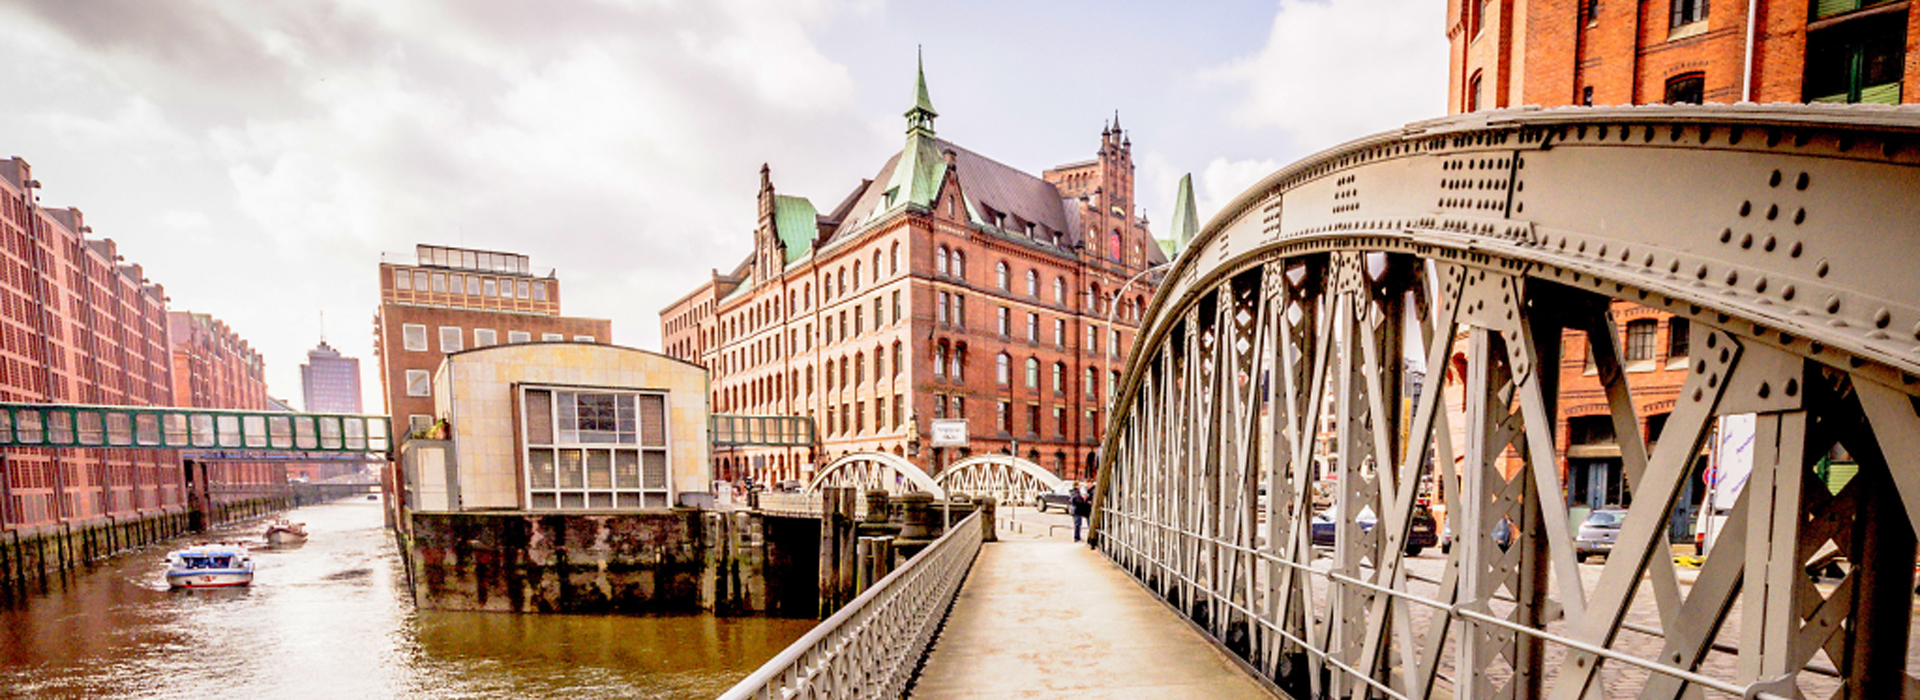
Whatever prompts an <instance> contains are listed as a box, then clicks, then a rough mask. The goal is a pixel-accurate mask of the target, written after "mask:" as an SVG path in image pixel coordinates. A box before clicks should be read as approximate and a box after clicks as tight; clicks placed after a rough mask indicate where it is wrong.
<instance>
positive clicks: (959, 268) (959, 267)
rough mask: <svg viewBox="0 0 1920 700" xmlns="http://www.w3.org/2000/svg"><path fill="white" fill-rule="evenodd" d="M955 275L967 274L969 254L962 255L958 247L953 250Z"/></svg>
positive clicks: (964, 275)
mask: <svg viewBox="0 0 1920 700" xmlns="http://www.w3.org/2000/svg"><path fill="white" fill-rule="evenodd" d="M953 276H955V277H966V276H967V256H965V255H961V254H960V249H958V248H955V249H954V251H953Z"/></svg>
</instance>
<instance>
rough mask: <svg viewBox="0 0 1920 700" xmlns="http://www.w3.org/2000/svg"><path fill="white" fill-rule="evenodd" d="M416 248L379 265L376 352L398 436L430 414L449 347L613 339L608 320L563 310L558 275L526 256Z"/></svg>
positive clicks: (418, 425)
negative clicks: (404, 259) (540, 269)
mask: <svg viewBox="0 0 1920 700" xmlns="http://www.w3.org/2000/svg"><path fill="white" fill-rule="evenodd" d="M416 254H417V257H418V262H417V264H414V265H402V264H396V263H384V262H383V263H381V264H380V311H379V313H378V315H377V316H376V317H375V319H374V325H375V329H374V333H375V336H374V354H375V355H376V356H378V358H379V360H378V361H379V362H380V388H381V390H382V392H383V393H384V394H385V396H386V401H387V414H388V415H389V416H391V417H392V419H393V425H394V433H395V434H396V435H404V434H406V432H407V431H408V430H410V429H413V430H417V429H420V428H423V427H425V425H426V424H428V423H431V422H432V420H433V419H434V417H435V414H434V401H433V398H434V397H433V390H432V378H433V373H434V371H436V370H438V369H439V367H440V360H441V359H442V358H444V357H446V356H447V354H448V353H449V352H455V351H459V350H464V349H467V348H474V347H480V346H483V345H499V344H506V343H512V342H539V341H541V340H570V341H571V340H584V341H586V342H596V343H610V342H612V341H613V323H612V322H611V321H608V320H607V319H595V318H576V317H566V316H561V315H560V280H559V279H557V278H556V277H554V276H553V275H551V274H549V275H548V276H546V277H536V276H534V275H533V274H532V270H531V268H529V267H528V266H527V258H526V256H524V255H516V254H512V253H497V252H493V251H477V250H467V249H462V248H446V247H441V246H428V245H422V246H419V247H418V249H417V251H416ZM410 329H412V330H413V331H414V332H415V333H416V335H415V337H414V338H413V340H415V341H416V342H414V343H412V344H409V343H408V337H407V334H408V332H409V330H410ZM443 329H444V330H443ZM489 333H491V334H492V335H491V339H490V340H489V338H488V334H489ZM520 334H525V337H524V338H522V337H520ZM409 372H412V373H414V374H413V375H411V376H412V377H413V378H414V379H413V381H411V382H410V381H409V379H408V377H409V376H410V375H409Z"/></svg>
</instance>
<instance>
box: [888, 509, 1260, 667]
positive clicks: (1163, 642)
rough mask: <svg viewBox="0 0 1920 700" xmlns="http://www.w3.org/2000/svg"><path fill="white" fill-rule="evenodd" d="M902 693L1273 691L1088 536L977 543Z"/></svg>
mask: <svg viewBox="0 0 1920 700" xmlns="http://www.w3.org/2000/svg"><path fill="white" fill-rule="evenodd" d="M910 697H913V698H916V699H918V700H947V699H965V700H974V699H977V698H1074V699H1075V700H1088V699H1097V698H1220V699H1223V700H1225V699H1231V698H1261V699H1268V698H1273V697H1276V696H1275V695H1274V694H1273V693H1272V691H1269V690H1268V689H1267V686H1265V685H1263V684H1262V683H1261V682H1260V681H1258V680H1256V679H1255V678H1254V677H1253V676H1251V675H1250V674H1248V673H1247V672H1246V671H1244V670H1242V669H1241V667H1240V666H1238V665H1236V664H1235V663H1234V661H1233V660H1232V659H1230V658H1229V657H1227V656H1226V654H1225V652H1223V651H1221V650H1219V648H1218V647H1216V646H1215V645H1214V644H1213V643H1212V642H1210V641H1208V639H1207V638H1205V637H1203V636H1201V635H1200V633H1199V632H1196V631H1195V630H1194V629H1193V628H1192V627H1191V626H1189V625H1188V624H1187V623H1186V622H1185V621H1184V620H1182V619H1180V617H1179V616H1178V615H1176V614H1175V613H1174V612H1173V611H1172V610H1171V609H1169V608H1168V607H1167V606H1166V605H1165V604H1163V603H1161V602H1160V600H1159V599H1157V598H1155V597H1153V595H1151V594H1149V593H1148V592H1147V591H1146V590H1145V589H1143V588H1141V587H1140V585H1139V584H1138V583H1135V582H1134V581H1133V579H1132V578H1130V577H1128V576H1127V574H1126V572H1124V571H1122V570H1121V569H1120V568H1119V567H1117V566H1115V565H1114V564H1113V562H1111V561H1108V560H1107V559H1106V557H1103V556H1101V555H1100V554H1099V553H1098V552H1095V551H1093V550H1091V549H1088V548H1087V547H1086V546H1085V545H1081V544H1077V543H1073V542H1063V541H1058V540H1055V541H1033V540H1026V541H1009V542H998V543H989V544H986V545H984V546H982V547H981V549H980V557H979V559H977V560H975V561H974V564H973V571H972V572H971V573H969V574H968V575H967V580H966V583H965V584H963V585H962V586H961V588H960V594H959V597H958V598H956V599H955V600H954V604H953V612H952V614H951V615H950V616H949V617H948V618H947V623H946V627H945V628H943V629H942V630H941V631H940V636H939V638H938V639H936V640H935V641H934V644H933V648H932V650H931V651H930V652H929V653H928V657H927V662H926V666H925V667H924V668H923V670H922V672H921V675H920V679H919V681H918V682H917V683H916V684H915V685H914V688H913V692H912V694H911V696H910Z"/></svg>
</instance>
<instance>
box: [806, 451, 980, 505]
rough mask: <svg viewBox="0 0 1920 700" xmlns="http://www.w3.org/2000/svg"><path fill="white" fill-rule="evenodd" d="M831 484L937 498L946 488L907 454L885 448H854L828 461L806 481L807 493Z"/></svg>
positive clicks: (944, 494) (943, 494)
mask: <svg viewBox="0 0 1920 700" xmlns="http://www.w3.org/2000/svg"><path fill="white" fill-rule="evenodd" d="M828 486H845V487H852V488H855V489H859V490H861V491H867V490H870V489H883V490H885V491H886V492H887V493H888V494H891V495H895V496H898V495H900V494H902V493H906V492H908V491H925V492H927V493H930V494H933V497H934V498H935V499H945V498H946V497H947V492H946V490H945V489H942V488H940V485H939V484H938V483H936V482H935V481H934V480H933V477H930V476H927V473H926V472H924V471H920V468H919V467H916V466H914V465H913V463H912V462H909V461H907V459H906V458H905V457H901V456H899V455H894V454H888V453H886V452H851V453H848V454H845V455H842V456H841V457H840V458H839V459H835V460H833V461H832V462H830V463H828V464H827V466H826V468H824V469H821V470H820V473H819V474H816V475H814V477H813V481H809V482H807V487H806V489H805V492H806V493H819V492H820V489H822V488H824V487H828Z"/></svg>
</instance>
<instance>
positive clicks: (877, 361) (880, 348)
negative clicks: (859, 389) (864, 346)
mask: <svg viewBox="0 0 1920 700" xmlns="http://www.w3.org/2000/svg"><path fill="white" fill-rule="evenodd" d="M886 367H887V348H886V346H884V345H875V346H873V381H874V382H876V383H877V382H879V381H880V378H881V377H884V376H886V374H887V373H886Z"/></svg>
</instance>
